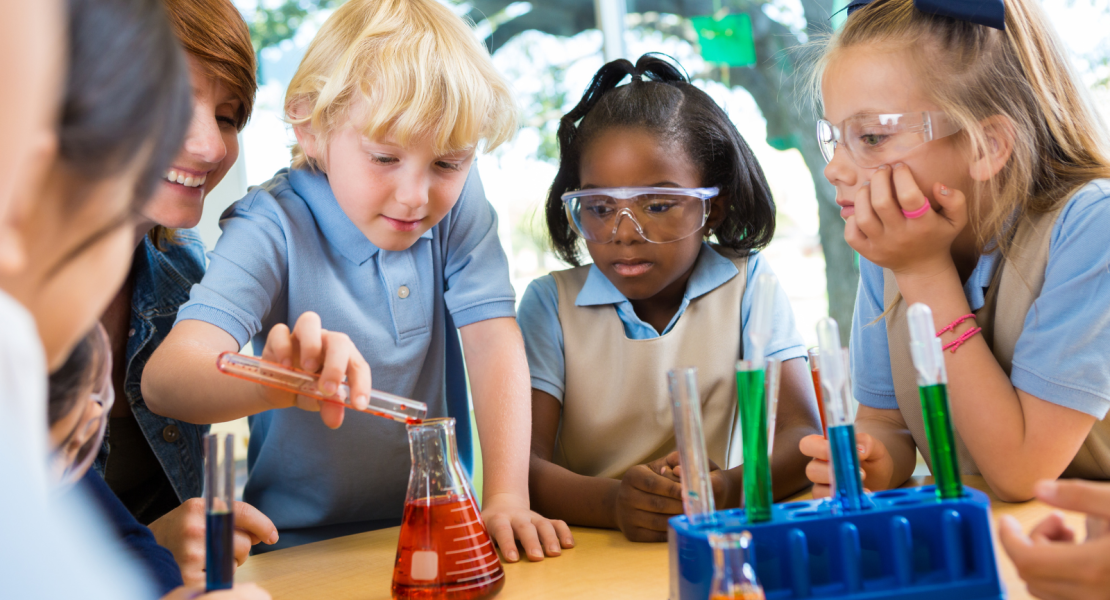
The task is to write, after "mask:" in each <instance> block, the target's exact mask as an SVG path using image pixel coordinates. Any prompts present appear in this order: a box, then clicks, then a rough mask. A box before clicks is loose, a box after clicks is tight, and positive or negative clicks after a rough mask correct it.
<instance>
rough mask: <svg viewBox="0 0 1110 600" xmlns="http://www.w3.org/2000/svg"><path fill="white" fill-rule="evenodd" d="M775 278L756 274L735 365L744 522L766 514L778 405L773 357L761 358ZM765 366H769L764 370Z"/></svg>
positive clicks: (768, 333)
mask: <svg viewBox="0 0 1110 600" xmlns="http://www.w3.org/2000/svg"><path fill="white" fill-rule="evenodd" d="M775 287H776V280H775V276H774V275H771V274H770V273H764V274H762V275H760V276H759V277H757V278H756V281H755V288H754V289H753V293H752V296H753V298H754V300H753V303H752V312H751V316H750V318H749V320H748V326H747V327H746V328H745V329H746V330H745V332H744V333H745V335H744V338H745V339H744V360H741V361H739V362H737V364H736V401H737V406H738V411H739V414H740V434H741V437H742V438H743V448H744V511H745V514H746V515H747V519H748V522H749V523H761V522H763V521H769V520H770V519H771V504H772V503H773V501H774V498H773V495H772V493H771V436H772V435H773V434H774V415H775V414H776V411H777V409H778V379H779V366H780V365H779V361H777V360H772V361H766V359H765V354H764V350H765V348H766V347H767V344H768V343H769V342H770V341H771V305H772V303H773V302H774V298H775ZM768 366H770V371H768V368H767V367H768Z"/></svg>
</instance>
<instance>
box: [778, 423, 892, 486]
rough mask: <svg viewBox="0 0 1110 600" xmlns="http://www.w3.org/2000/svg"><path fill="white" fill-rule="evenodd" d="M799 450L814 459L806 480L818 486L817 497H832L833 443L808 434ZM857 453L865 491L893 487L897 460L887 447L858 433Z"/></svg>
mask: <svg viewBox="0 0 1110 600" xmlns="http://www.w3.org/2000/svg"><path fill="white" fill-rule="evenodd" d="M798 448H799V450H801V451H802V454H804V455H806V456H808V457H810V458H811V459H813V460H811V461H810V462H809V464H808V465H806V477H809V480H810V481H812V482H813V484H814V485H813V497H814V498H824V497H826V496H828V495H830V493H831V492H830V491H829V485H830V484H831V482H832V464H831V463H830V462H829V454H830V451H829V440H826V439H825V438H823V437H821V436H819V435H807V436H806V437H804V438H802V441H801V443H800V444H799V445H798ZM856 450H857V451H858V452H859V465H860V469H861V470H862V471H863V473H862V475H863V486H864V488H866V489H867V490H868V491H878V490H885V489H887V488H889V487H890V480H891V477H892V475H893V474H894V460H893V458H891V456H890V452H888V451H887V449H886V446H884V445H883V443H882V442H880V441H879V440H878V439H876V438H874V437H872V436H870V435H868V434H866V433H856Z"/></svg>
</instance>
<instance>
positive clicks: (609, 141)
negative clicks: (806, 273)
mask: <svg viewBox="0 0 1110 600" xmlns="http://www.w3.org/2000/svg"><path fill="white" fill-rule="evenodd" d="M579 181H580V182H581V187H582V189H588V188H609V187H675V188H696V187H701V183H702V178H701V173H700V171H699V169H698V168H697V166H696V165H694V164H693V163H692V162H691V161H690V158H689V156H687V153H686V151H685V150H684V149H683V148H682V147H681V145H679V144H677V143H660V140H659V138H658V136H656V135H654V134H652V133H651V132H649V131H646V130H644V129H630V128H623V127H620V128H610V129H606V130H604V131H601V132H599V133H598V134H597V135H596V136H595V137H594V138H593V139H592V140H591V141H590V142H589V144H588V145H587V146H586V147H585V148H584V149H583V152H582V160H581V163H580V167H579ZM719 203H720V198H715V199H714V200H713V206H714V210H713V213H714V214H716V213H720V209H719ZM709 227H710V225H709V224H707V225H705V226H703V227H702V229H701V230H700V231H699V232H697V233H695V234H694V235H691V236H689V237H686V238H684V239H681V240H678V241H674V242H669V243H665V244H655V243H651V242H648V241H647V240H645V239H644V238H643V236H641V235H640V233H639V232H638V231H636V227H635V226H634V225H633V223H632V222H631V220H630V219H628V218H621V219H620V221H619V223H618V226H617V233H616V236H615V237H614V238H613V241H611V242H609V243H606V244H599V243H594V242H589V241H587V242H586V248H587V249H588V250H589V252H590V256H591V257H592V258H593V261H594V264H595V265H597V268H598V269H599V270H601V272H602V274H604V275H605V277H607V278H608V279H609V281H611V282H613V285H614V286H616V287H617V289H618V290H619V291H620V292H621V293H622V294H624V296H625V297H626V298H628V299H629V300H646V299H648V298H652V297H654V296H656V295H657V294H659V293H660V292H663V291H665V290H668V289H670V288H673V287H675V286H681V287H685V285H686V280H687V279H688V278H689V274H690V272H691V271H692V270H693V267H694V263H695V262H696V261H697V258H698V253H699V252H700V251H701V244H702V240H703V239H704V237H705V234H706V233H707V232H708V229H709Z"/></svg>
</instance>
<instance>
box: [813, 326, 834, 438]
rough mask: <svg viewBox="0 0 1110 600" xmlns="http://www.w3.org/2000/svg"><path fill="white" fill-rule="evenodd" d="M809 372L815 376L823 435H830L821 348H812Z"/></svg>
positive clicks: (818, 411) (814, 383)
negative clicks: (822, 382) (823, 397)
mask: <svg viewBox="0 0 1110 600" xmlns="http://www.w3.org/2000/svg"><path fill="white" fill-rule="evenodd" d="M808 352H809V373H810V375H812V376H813V393H814V394H816V396H817V415H818V416H819V417H821V435H823V436H825V439H828V437H829V430H828V426H826V425H825V402H824V401H823V400H822V399H821V349H820V348H816V347H814V348H810V349H809V350H808Z"/></svg>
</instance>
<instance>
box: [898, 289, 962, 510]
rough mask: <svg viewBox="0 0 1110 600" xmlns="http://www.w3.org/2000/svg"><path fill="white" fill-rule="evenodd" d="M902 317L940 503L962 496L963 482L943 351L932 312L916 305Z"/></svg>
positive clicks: (922, 305) (920, 305)
mask: <svg viewBox="0 0 1110 600" xmlns="http://www.w3.org/2000/svg"><path fill="white" fill-rule="evenodd" d="M906 316H907V318H908V320H909V327H910V354H911V355H912V356H913V366H914V370H916V371H917V391H918V393H919V394H920V395H921V413H922V415H923V416H924V420H925V437H926V438H928V440H929V454H930V456H931V458H932V468H933V477H934V478H935V480H936V486H937V497H938V498H940V499H942V500H945V499H950V498H959V497H960V496H961V495H963V482H961V481H960V462H959V456H958V454H959V453H958V451H957V448H956V435H955V433H954V432H953V429H952V416H951V413H950V412H949V410H948V373H947V371H945V369H944V350H942V349H941V345H940V338H938V337H937V336H936V333H935V328H936V326H935V325H934V324H933V311H932V310H930V309H929V307H928V306H926V305H925V304H922V303H920V302H919V303H917V304H914V305H913V306H911V307H910V309H909V311H907V313H906Z"/></svg>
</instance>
